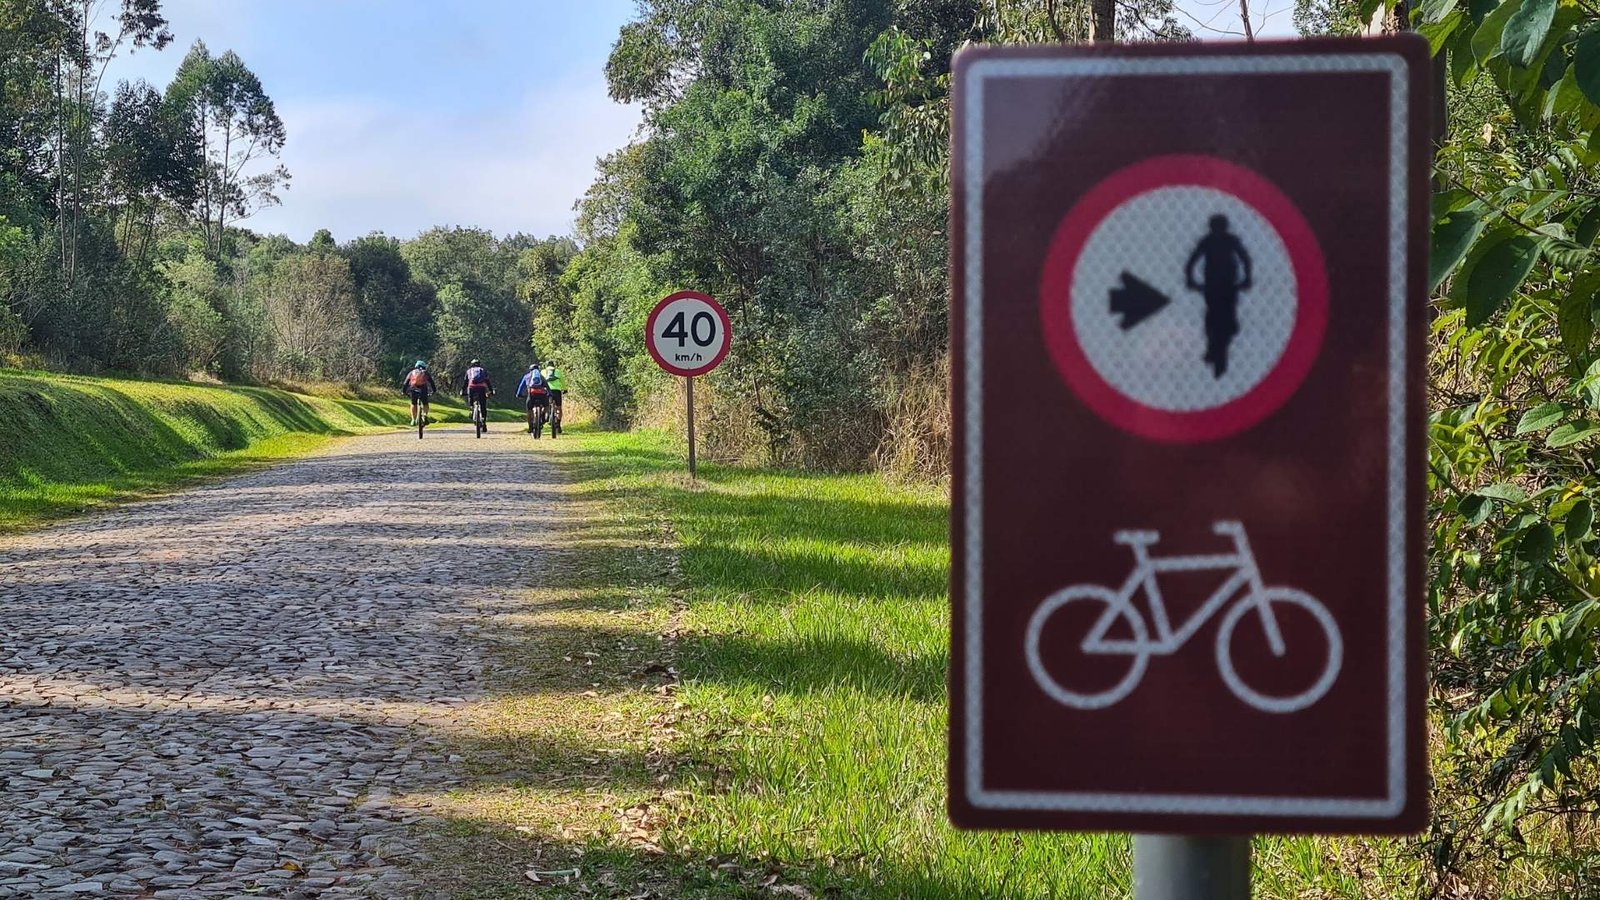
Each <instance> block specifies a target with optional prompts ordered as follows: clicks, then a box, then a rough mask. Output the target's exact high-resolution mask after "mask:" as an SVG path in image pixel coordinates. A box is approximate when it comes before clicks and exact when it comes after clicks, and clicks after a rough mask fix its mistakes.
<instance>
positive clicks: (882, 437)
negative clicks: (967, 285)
mask: <svg viewBox="0 0 1600 900" xmlns="http://www.w3.org/2000/svg"><path fill="white" fill-rule="evenodd" d="M1173 12H1174V9H1173V8H1172V7H1171V6H1160V5H1153V4H1144V5H1138V6H1134V5H1128V4H1119V20H1120V27H1119V34H1120V35H1121V36H1122V37H1124V38H1128V39H1170V38H1182V37H1184V36H1185V35H1184V34H1183V33H1182V31H1181V29H1180V28H1179V27H1178V26H1177V25H1176V23H1175V21H1174V20H1173V19H1172V13H1173ZM1052 14H1053V15H1052ZM1297 20H1298V22H1299V24H1300V26H1301V27H1302V29H1304V30H1307V31H1315V32H1323V33H1353V32H1355V31H1356V30H1358V29H1359V28H1361V27H1363V23H1371V22H1377V23H1383V24H1384V25H1386V26H1387V27H1390V28H1395V27H1404V26H1409V27H1416V28H1418V29H1419V30H1421V31H1422V32H1423V34H1424V35H1425V36H1426V37H1427V38H1428V39H1429V40H1430V41H1431V43H1432V45H1433V48H1434V50H1435V52H1436V53H1437V54H1438V55H1439V56H1440V59H1441V65H1442V66H1445V67H1447V71H1448V79H1447V81H1445V82H1443V84H1444V85H1445V89H1446V90H1447V99H1448V106H1449V109H1450V127H1449V130H1448V132H1447V133H1445V134H1444V135H1443V136H1442V138H1441V141H1440V149H1439V157H1438V163H1437V172H1438V185H1439V189H1438V193H1437V196H1436V198H1435V203H1434V207H1435V217H1436V226H1435V234H1434V257H1433V273H1432V274H1433V280H1434V283H1435V286H1436V292H1435V300H1434V302H1435V305H1436V311H1435V315H1434V317H1433V320H1432V321H1433V334H1432V337H1433V347H1434V353H1433V356H1432V365H1431V391H1430V393H1431V398H1432V401H1433V404H1434V409H1435V410H1436V411H1435V413H1434V418H1433V422H1434V424H1433V442H1432V449H1431V454H1430V479H1431V481H1430V485H1431V489H1432V490H1431V498H1432V503H1431V506H1430V524H1431V527H1432V533H1433V537H1434V542H1435V552H1434V556H1433V569H1432V572H1433V580H1432V590H1431V594H1430V598H1429V603H1430V639H1431V642H1432V654H1433V664H1432V672H1433V678H1434V701H1433V712H1434V715H1435V717H1436V718H1435V721H1436V722H1437V725H1438V728H1437V729H1436V733H1437V743H1436V751H1437V752H1436V761H1437V764H1436V767H1435V776H1436V779H1437V790H1436V792H1435V809H1436V815H1435V820H1434V823H1433V826H1432V827H1431V829H1430V831H1429V832H1428V834H1427V835H1425V836H1424V837H1423V838H1422V839H1420V840H1417V841H1414V842H1409V843H1407V844H1405V845H1403V846H1402V847H1400V848H1398V849H1396V848H1394V847H1385V848H1376V847H1375V849H1377V852H1379V853H1381V854H1383V855H1386V856H1388V857H1390V859H1391V861H1392V862H1393V863H1395V864H1396V865H1398V866H1399V867H1398V868H1397V869H1395V870H1394V871H1395V872H1397V873H1401V872H1403V873H1406V874H1405V877H1404V878H1401V879H1400V880H1399V881H1397V882H1396V884H1397V885H1402V887H1401V889H1400V892H1401V893H1415V892H1418V891H1421V892H1424V893H1434V894H1439V895H1451V894H1457V895H1466V894H1470V893H1472V892H1474V891H1476V892H1479V893H1483V894H1487V895H1506V894H1516V893H1535V892H1552V893H1566V895H1571V896H1576V895H1583V894H1585V893H1594V892H1597V891H1600V851H1597V850H1596V844H1597V841H1596V834H1597V830H1596V824H1597V822H1596V819H1597V815H1600V768H1597V766H1596V756H1597V752H1596V751H1597V738H1596V733H1597V731H1600V655H1597V650H1596V643H1597V641H1596V639H1597V637H1600V529H1597V528H1596V523H1595V518H1596V517H1595V510H1594V505H1595V503H1596V502H1597V497H1596V494H1597V493H1600V475H1597V473H1596V468H1595V466H1596V457H1595V449H1596V447H1597V446H1600V353H1597V352H1596V350H1595V337H1596V299H1597V296H1600V266H1597V264H1596V261H1595V259H1594V258H1593V249H1592V248H1593V246H1594V244H1595V241H1596V238H1597V236H1600V190H1597V180H1596V177H1595V169H1596V166H1597V165H1600V131H1596V126H1597V125H1600V12H1597V11H1595V10H1594V9H1593V8H1592V7H1591V6H1588V5H1586V4H1583V3H1575V2H1570V0H1505V2H1497V0H1470V2H1469V0H1427V2H1425V3H1420V4H1409V5H1408V4H1403V3H1398V4H1397V3H1393V2H1389V3H1383V2H1380V0H1367V2H1365V3H1357V2H1341V0H1306V2H1302V3H1300V4H1299V7H1298V13H1297ZM1088 30H1089V25H1088V11H1087V5H1086V4H1081V3H1079V4H1074V3H1066V2H1063V3H1059V4H1055V3H1047V2H1037V3H1029V2H1014V0H1001V2H988V3H975V2H961V0H944V2H938V0H922V2H918V0H901V2H891V0H807V2H788V3H758V2H749V0H645V2H643V3H641V6H640V13H639V16H638V19H637V20H636V21H634V22H633V23H631V24H629V25H628V26H626V27H625V28H624V29H623V31H622V33H621V35H620V37H619V39H618V42H617V44H616V47H615V50H614V52H613V54H612V57H611V60H610V63H609V65H608V67H607V76H608V78H609V79H610V84H611V89H612V93H613V95H614V96H615V97H617V98H618V99H623V100H628V101H632V102H637V103H640V104H642V105H643V106H644V108H645V110H646V122H647V127H646V129H645V131H644V132H643V135H642V138H641V140H639V141H638V142H637V143H636V144H634V145H632V146H630V147H628V148H626V149H624V150H622V151H619V152H618V153H617V154H616V155H614V156H613V157H611V158H610V159H608V160H606V161H605V163H604V164H603V166H602V173H601V177H600V179H599V180H598V181H597V182H596V183H595V185H594V186H593V188H591V190H590V192H589V194H588V196H587V197H586V198H585V200H584V201H583V202H582V204H581V205H580V223H579V224H580V227H579V232H578V235H577V237H578V240H579V243H580V245H581V248H582V249H581V251H580V252H579V253H578V254H577V255H576V256H575V257H574V258H573V259H572V261H571V263H570V264H569V265H568V266H567V268H566V269H565V270H564V273H563V274H562V276H561V277H560V278H559V279H555V280H553V281H550V282H545V283H542V284H541V286H540V288H539V290H538V292H537V293H538V297H539V299H540V300H541V301H545V302H548V303H549V304H550V305H551V307H552V308H554V307H557V306H559V307H560V308H561V309H563V310H567V311H569V312H568V313H566V314H563V315H559V316H549V317H546V316H544V315H541V316H539V317H538V318H537V319H536V338H537V340H538V341H539V342H540V343H541V344H542V345H549V346H554V347H559V348H561V350H562V352H563V353H570V354H571V355H572V356H573V357H574V358H573V360H572V368H573V370H574V373H575V377H576V380H577V381H578V383H579V385H580V386H581V389H582V393H584V394H585V395H587V396H589V397H591V398H595V399H597V400H598V401H599V405H600V406H601V408H602V410H603V412H605V413H606V414H607V416H608V417H610V418H612V419H614V420H617V421H628V420H631V419H635V418H637V417H639V416H640V415H642V414H645V413H647V412H649V411H650V410H651V409H652V408H654V407H658V406H659V405H660V404H659V403H656V402H654V401H656V400H658V399H659V398H660V392H661V391H662V389H663V387H664V386H665V384H666V383H667V382H666V381H665V380H664V379H662V378H661V377H660V376H658V375H656V374H655V373H654V372H653V371H652V370H651V368H650V366H649V365H648V364H646V363H644V362H643V361H642V358H641V354H642V350H641V348H640V346H639V342H638V340H637V335H638V333H639V328H640V323H641V321H642V319H643V316H644V313H645V311H646V310H647V309H648V308H649V306H650V304H651V303H653V302H654V301H655V300H656V299H657V298H659V297H660V296H661V295H662V294H663V293H665V292H666V291H668V290H670V289H674V288H679V287H695V288H700V289H704V290H708V291H710V292H711V293H713V294H715V295H717V296H718V297H719V298H720V299H722V300H723V301H724V302H725V303H726V304H727V305H728V306H729V308H730V310H731V311H732V312H733V315H734V317H735V322H736V325H737V328H738V337H737V340H736V343H735V349H734V352H733V354H732V355H731V356H730V360H729V362H728V363H727V364H726V365H725V366H724V367H723V369H721V370H719V371H718V372H717V373H715V374H714V375H712V376H710V377H709V378H708V379H707V381H708V382H709V384H708V387H710V388H711V391H710V393H711V395H712V401H711V410H710V412H711V422H710V427H709V431H710V433H711V439H712V443H713V447H714V448H715V449H716V450H718V451H720V452H723V453H727V454H739V455H746V456H759V457H763V458H765V459H768V460H773V461H778V462H798V463H803V464H810V465H821V466H829V467H857V466H863V465H872V464H877V465H879V466H889V467H894V468H900V469H909V470H920V471H924V472H930V473H936V474H937V473H942V472H943V471H944V466H945V463H946V459H945V456H944V452H945V448H944V446H943V443H942V441H943V439H944V434H945V431H944V424H943V423H944V416H945V412H944V410H945V407H946V398H945V396H944V385H945V383H946V382H945V377H946V372H945V369H946V367H947V363H946V359H947V356H946V353H947V347H946V337H945V333H946V331H945V329H946V314H947V306H946V293H947V288H948V285H947V283H946V281H945V278H946V273H945V260H944V253H945V246H946V234H945V213H946V210H945V197H946V191H947V178H946V166H947V161H948V160H947V150H946V147H947V139H948V102H947V97H948V89H949V60H950V57H951V53H952V51H953V50H955V49H956V48H957V47H959V45H961V44H962V43H963V42H965V41H968V40H990V41H1003V42H1015V41H1026V40H1035V41H1037V40H1052V39H1056V38H1059V37H1065V38H1069V39H1077V38H1082V37H1084V36H1086V35H1087V33H1088ZM1404 885H1409V887H1405V886H1404Z"/></svg>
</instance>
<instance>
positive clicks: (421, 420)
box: [416, 398, 428, 441]
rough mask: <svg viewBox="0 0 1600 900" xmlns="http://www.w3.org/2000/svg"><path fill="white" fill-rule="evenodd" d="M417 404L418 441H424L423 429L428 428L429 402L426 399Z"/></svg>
mask: <svg viewBox="0 0 1600 900" xmlns="http://www.w3.org/2000/svg"><path fill="white" fill-rule="evenodd" d="M416 403H417V440H419V441H420V440H422V429H424V428H427V427H428V401H427V399H426V398H423V399H421V400H418V401H416Z"/></svg>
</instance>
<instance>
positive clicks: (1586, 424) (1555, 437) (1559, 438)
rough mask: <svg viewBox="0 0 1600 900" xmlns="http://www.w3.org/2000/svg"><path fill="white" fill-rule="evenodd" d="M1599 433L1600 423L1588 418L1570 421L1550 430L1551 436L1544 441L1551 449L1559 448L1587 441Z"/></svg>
mask: <svg viewBox="0 0 1600 900" xmlns="http://www.w3.org/2000/svg"><path fill="white" fill-rule="evenodd" d="M1597 434H1600V425H1596V424H1594V423H1593V422H1590V421H1587V420H1580V421H1577V422H1568V423H1567V424H1565V425H1562V426H1561V427H1559V428H1557V429H1556V430H1554V431H1552V432H1550V436H1549V437H1547V438H1545V440H1544V442H1545V446H1547V447H1549V448H1550V449H1552V450H1559V449H1561V448H1562V447H1571V446H1572V445H1573V444H1577V443H1580V442H1582V441H1586V440H1588V439H1589V438H1592V437H1594V436H1595V435H1597Z"/></svg>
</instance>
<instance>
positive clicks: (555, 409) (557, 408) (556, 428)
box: [548, 401, 561, 440]
mask: <svg viewBox="0 0 1600 900" xmlns="http://www.w3.org/2000/svg"><path fill="white" fill-rule="evenodd" d="M548 415H549V417H550V437H551V439H552V440H554V439H555V438H558V437H560V436H561V404H559V403H556V402H554V401H552V402H551V403H550V411H549V413H548Z"/></svg>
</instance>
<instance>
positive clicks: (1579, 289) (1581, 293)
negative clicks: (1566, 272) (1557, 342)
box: [1556, 270, 1600, 361]
mask: <svg viewBox="0 0 1600 900" xmlns="http://www.w3.org/2000/svg"><path fill="white" fill-rule="evenodd" d="M1597 292H1600V270H1593V271H1589V272H1584V273H1583V274H1581V275H1579V276H1578V277H1577V278H1574V279H1572V287H1571V288H1569V289H1568V290H1567V296H1566V297H1565V298H1564V299H1563V300H1562V301H1561V308H1560V309H1559V310H1557V312H1556V321H1557V324H1558V325H1559V326H1560V329H1561V346H1562V348H1563V349H1564V350H1566V351H1567V355H1568V356H1570V357H1572V359H1573V360H1574V361H1580V360H1581V359H1582V357H1583V355H1584V354H1585V353H1588V352H1589V345H1590V343H1591V342H1593V341H1594V300H1595V295H1596V293H1597Z"/></svg>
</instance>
